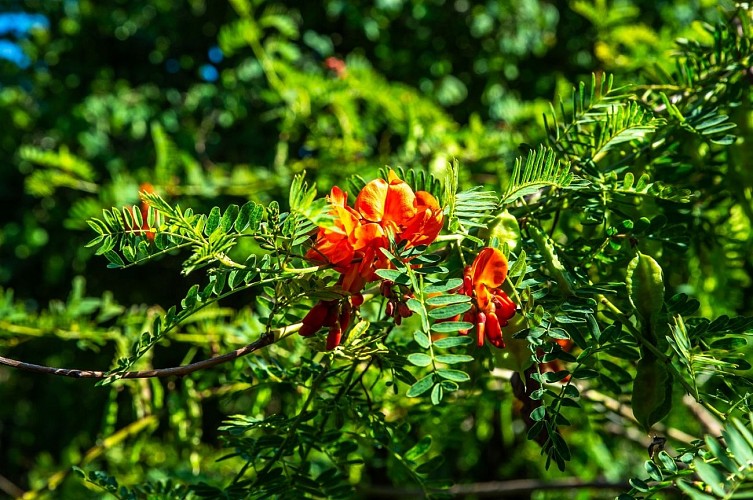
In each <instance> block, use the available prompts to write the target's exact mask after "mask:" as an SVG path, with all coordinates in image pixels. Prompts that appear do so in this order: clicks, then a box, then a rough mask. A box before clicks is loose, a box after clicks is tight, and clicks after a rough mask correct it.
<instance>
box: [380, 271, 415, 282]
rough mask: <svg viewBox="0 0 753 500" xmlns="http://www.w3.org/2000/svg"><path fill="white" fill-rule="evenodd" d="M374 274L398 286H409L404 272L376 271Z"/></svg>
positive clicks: (408, 279) (408, 280)
mask: <svg viewBox="0 0 753 500" xmlns="http://www.w3.org/2000/svg"><path fill="white" fill-rule="evenodd" d="M375 274H376V275H377V276H379V277H380V278H382V279H386V280H390V281H394V282H395V283H397V284H399V285H410V278H409V277H408V275H407V274H405V271H398V270H397V269H377V270H376V271H375Z"/></svg>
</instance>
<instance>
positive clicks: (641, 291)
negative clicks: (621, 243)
mask: <svg viewBox="0 0 753 500" xmlns="http://www.w3.org/2000/svg"><path fill="white" fill-rule="evenodd" d="M625 282H626V283H627V291H628V297H629V298H630V303H631V304H633V307H634V308H635V311H636V312H637V313H638V316H639V317H640V318H641V320H643V321H644V322H648V321H651V318H652V317H653V316H654V315H655V314H657V313H658V312H659V311H661V307H662V304H663V303H664V273H663V272H662V269H661V266H659V264H658V263H657V262H656V261H655V260H654V259H653V257H651V256H650V255H645V254H642V253H640V252H638V255H636V256H635V258H633V260H631V261H630V264H628V267H627V276H626V277H625Z"/></svg>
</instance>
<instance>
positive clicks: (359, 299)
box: [350, 293, 363, 308]
mask: <svg viewBox="0 0 753 500" xmlns="http://www.w3.org/2000/svg"><path fill="white" fill-rule="evenodd" d="M350 303H351V304H353V307H356V308H358V307H360V306H361V304H363V295H361V294H360V293H354V294H353V295H351V296H350Z"/></svg>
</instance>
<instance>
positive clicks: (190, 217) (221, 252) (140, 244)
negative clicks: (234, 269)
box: [87, 193, 264, 274]
mask: <svg viewBox="0 0 753 500" xmlns="http://www.w3.org/2000/svg"><path fill="white" fill-rule="evenodd" d="M142 196H143V198H144V201H145V202H146V203H147V204H148V205H149V210H148V215H147V219H146V220H143V217H142V215H141V211H140V209H139V208H138V207H125V208H120V209H119V208H112V209H110V210H104V211H103V213H102V218H94V219H91V220H89V226H90V227H91V228H92V229H93V230H94V231H95V232H96V233H97V234H98V236H97V237H96V238H94V239H93V240H91V241H90V242H89V243H88V244H87V246H89V247H97V250H96V253H97V254H98V255H104V256H105V257H106V258H107V259H108V260H109V261H110V264H109V267H112V268H122V267H128V266H132V265H136V264H140V263H143V262H145V261H147V260H150V259H152V258H154V257H156V256H158V255H162V254H165V253H168V252H171V251H173V250H176V249H178V248H186V247H190V248H191V249H192V250H193V255H192V257H191V258H189V259H188V260H187V261H186V263H185V265H184V273H186V274H188V273H190V272H191V271H193V270H195V269H197V268H198V267H201V266H205V265H207V264H209V263H211V262H215V261H219V262H222V263H223V264H225V265H229V266H234V264H233V263H232V261H230V260H229V259H228V257H227V252H228V251H229V250H230V248H232V247H233V245H234V244H235V241H236V240H237V238H238V236H240V234H241V233H243V232H244V231H247V230H249V231H250V232H251V233H252V234H253V233H255V232H256V231H258V230H259V228H260V226H261V222H262V219H263V217H264V207H262V206H261V205H259V204H257V203H255V202H247V203H246V204H244V205H243V206H242V207H238V205H234V204H232V205H229V206H228V207H227V208H226V209H225V211H224V212H221V211H220V208H219V207H214V208H212V210H211V211H210V212H209V214H208V215H203V214H194V213H193V210H191V209H190V208H189V209H187V210H185V211H184V210H182V209H181V208H180V207H172V206H171V205H170V204H169V203H167V202H166V201H165V200H164V199H163V198H162V197H160V196H159V195H157V194H153V193H142ZM147 235H151V239H153V243H150V241H149V239H150V238H147Z"/></svg>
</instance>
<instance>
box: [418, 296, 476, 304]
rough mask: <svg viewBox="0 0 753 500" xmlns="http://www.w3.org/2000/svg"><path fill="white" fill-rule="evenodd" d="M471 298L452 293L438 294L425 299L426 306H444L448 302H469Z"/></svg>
mask: <svg viewBox="0 0 753 500" xmlns="http://www.w3.org/2000/svg"><path fill="white" fill-rule="evenodd" d="M470 301H471V298H470V297H469V296H467V295H463V294H453V295H438V296H436V297H429V298H428V299H426V305H427V306H446V305H450V304H458V303H462V302H470Z"/></svg>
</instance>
